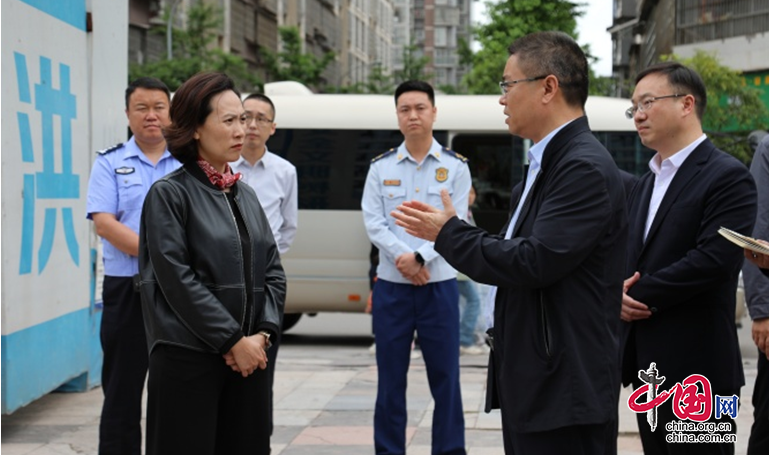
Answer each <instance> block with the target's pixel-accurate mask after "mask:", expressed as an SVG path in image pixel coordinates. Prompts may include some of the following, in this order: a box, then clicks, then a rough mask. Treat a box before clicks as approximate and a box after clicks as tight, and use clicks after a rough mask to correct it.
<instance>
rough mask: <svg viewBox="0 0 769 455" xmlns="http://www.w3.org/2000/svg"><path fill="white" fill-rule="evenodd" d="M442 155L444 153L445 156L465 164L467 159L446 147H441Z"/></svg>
mask: <svg viewBox="0 0 769 455" xmlns="http://www.w3.org/2000/svg"><path fill="white" fill-rule="evenodd" d="M443 153H446V154H447V155H451V156H453V157H454V158H456V159H458V160H459V161H461V162H463V163H467V161H468V159H467V157H466V156H464V155H460V154H459V153H457V152H455V151H454V150H451V149H448V148H446V147H443Z"/></svg>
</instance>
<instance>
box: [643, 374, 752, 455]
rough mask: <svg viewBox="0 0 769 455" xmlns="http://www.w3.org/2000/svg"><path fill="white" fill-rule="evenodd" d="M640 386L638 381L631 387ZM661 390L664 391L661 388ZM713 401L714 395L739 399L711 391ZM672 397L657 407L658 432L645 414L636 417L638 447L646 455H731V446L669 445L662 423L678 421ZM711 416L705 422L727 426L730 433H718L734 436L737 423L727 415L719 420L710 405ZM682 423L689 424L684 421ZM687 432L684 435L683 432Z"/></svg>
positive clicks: (734, 393) (732, 454)
mask: <svg viewBox="0 0 769 455" xmlns="http://www.w3.org/2000/svg"><path fill="white" fill-rule="evenodd" d="M641 385H642V384H641V383H638V382H634V383H633V387H634V388H638V387H640V386H641ZM663 390H667V389H665V388H663ZM712 394H713V398H711V399H715V396H716V395H720V396H731V395H737V396H738V397H739V396H740V391H739V390H737V391H736V392H734V391H732V392H725V391H721V392H719V391H713V393H712ZM672 403H673V397H671V398H669V399H668V400H667V401H666V402H664V403H663V404H662V405H660V406H657V422H658V423H657V429H656V430H655V431H654V432H652V431H651V427H650V426H649V423H648V422H647V420H646V413H638V414H636V420H637V421H638V429H639V433H640V434H641V444H642V445H643V449H644V454H645V455H734V443H682V442H675V443H670V442H668V441H667V440H666V438H667V435H668V433H669V432H668V431H667V430H666V428H665V424H666V423H667V422H670V421H678V420H679V418H678V417H677V416H676V415H675V414H674V413H673V404H672ZM713 406H714V408H713V413H712V414H711V416H710V420H708V422H716V423H726V422H728V423H730V424H731V431H728V432H720V434H725V433H734V434H736V433H737V423H736V422H735V421H734V420H733V419H732V418H731V417H730V416H728V415H722V416H721V418H720V419H716V418H715V404H714V405H713ZM684 422H691V421H690V420H685V421H684ZM683 433H686V432H683ZM693 434H703V432H695V433H693Z"/></svg>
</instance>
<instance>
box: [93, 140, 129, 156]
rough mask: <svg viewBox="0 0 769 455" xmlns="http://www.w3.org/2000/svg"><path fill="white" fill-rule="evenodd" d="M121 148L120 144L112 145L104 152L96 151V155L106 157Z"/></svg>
mask: <svg viewBox="0 0 769 455" xmlns="http://www.w3.org/2000/svg"><path fill="white" fill-rule="evenodd" d="M122 146H123V143H122V142H121V143H119V144H115V145H113V146H112V147H110V148H106V149H104V150H98V151H97V152H96V153H97V154H99V155H106V154H107V153H110V152H114V151H115V150H117V149H119V148H120V147H122Z"/></svg>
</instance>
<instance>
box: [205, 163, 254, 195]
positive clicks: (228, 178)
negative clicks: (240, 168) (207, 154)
mask: <svg viewBox="0 0 769 455" xmlns="http://www.w3.org/2000/svg"><path fill="white" fill-rule="evenodd" d="M198 166H200V168H201V169H203V172H205V173H206V176H208V180H209V181H210V182H211V184H212V185H214V186H215V187H217V188H219V189H220V190H223V189H225V188H229V187H231V186H232V185H234V184H235V182H237V181H238V180H240V179H241V178H242V177H243V174H241V173H240V172H238V173H237V174H233V173H232V169H231V168H230V165H229V164H228V165H227V169H225V170H224V174H222V173H221V172H219V171H217V170H216V168H214V167H213V166H211V163H209V162H208V161H206V160H204V159H203V158H200V157H198Z"/></svg>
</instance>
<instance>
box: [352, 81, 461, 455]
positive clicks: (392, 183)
mask: <svg viewBox="0 0 769 455" xmlns="http://www.w3.org/2000/svg"><path fill="white" fill-rule="evenodd" d="M395 105H396V112H397V116H398V126H399V128H400V130H401V132H402V133H403V136H404V138H405V141H404V142H403V143H402V144H401V145H400V146H399V147H398V148H396V149H392V150H390V151H388V152H386V153H384V154H382V155H380V156H378V157H376V158H374V160H372V162H371V167H370V169H369V173H368V176H367V178H366V185H365V188H364V190H363V201H362V209H363V217H364V222H365V225H366V231H367V233H368V236H369V239H370V240H371V243H373V244H374V245H376V247H377V248H379V256H380V261H379V266H378V268H377V277H378V279H377V282H376V284H375V285H374V290H373V297H372V298H373V304H372V315H373V323H374V331H375V333H376V346H377V347H376V359H377V368H378V390H377V400H376V410H375V412H374V443H375V448H376V453H377V454H391V455H395V454H405V453H406V422H407V412H406V376H407V373H408V368H409V359H410V348H411V343H412V340H413V338H414V333H415V332H416V333H417V334H418V336H419V345H420V347H421V348H422V354H423V356H424V361H425V366H426V367H427V377H428V381H429V384H430V391H431V393H432V396H433V399H434V400H435V411H434V412H433V424H432V453H433V454H434V455H437V454H465V423H464V416H463V411H462V397H461V394H460V387H459V304H458V302H459V292H458V288H457V281H456V271H455V270H454V269H453V268H452V267H451V266H449V265H448V264H447V263H446V261H445V260H444V259H443V258H442V257H441V256H440V255H438V253H436V252H435V251H434V250H433V245H432V243H431V242H425V241H424V240H420V239H418V238H416V237H412V236H410V235H408V234H407V233H406V232H405V231H404V230H403V228H400V227H398V226H396V225H395V219H394V218H392V217H391V216H390V212H391V211H393V210H394V209H395V208H396V207H397V206H398V205H399V204H401V203H402V202H404V201H408V200H412V199H416V200H420V201H424V202H427V203H428V204H431V205H433V206H438V207H441V206H442V205H441V195H440V193H441V190H442V189H447V190H448V191H449V193H450V194H451V197H452V199H453V200H454V201H455V206H456V207H458V209H457V212H462V213H458V215H459V216H460V218H464V217H465V215H466V211H467V206H468V204H467V200H468V194H469V192H470V186H471V179H470V170H469V168H468V167H467V159H466V158H464V157H463V156H461V155H459V154H457V153H455V152H452V151H451V150H448V149H446V148H444V147H442V146H441V145H440V144H439V143H438V142H437V141H436V140H435V139H434V138H433V123H434V122H435V120H436V114H437V109H436V107H435V95H434V92H433V88H432V87H431V86H430V85H429V84H427V83H426V82H422V81H407V82H404V83H402V84H401V85H399V86H398V88H397V89H396V91H395Z"/></svg>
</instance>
